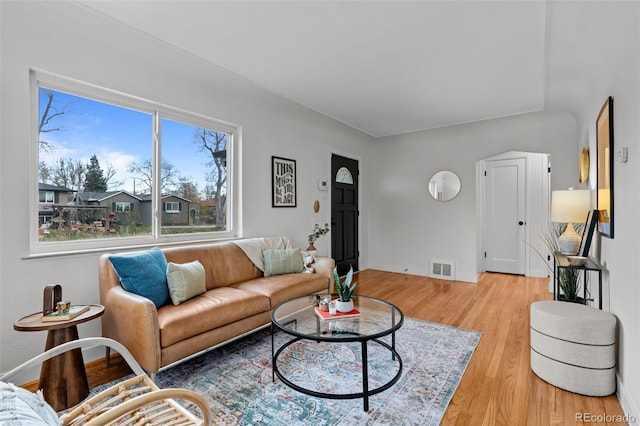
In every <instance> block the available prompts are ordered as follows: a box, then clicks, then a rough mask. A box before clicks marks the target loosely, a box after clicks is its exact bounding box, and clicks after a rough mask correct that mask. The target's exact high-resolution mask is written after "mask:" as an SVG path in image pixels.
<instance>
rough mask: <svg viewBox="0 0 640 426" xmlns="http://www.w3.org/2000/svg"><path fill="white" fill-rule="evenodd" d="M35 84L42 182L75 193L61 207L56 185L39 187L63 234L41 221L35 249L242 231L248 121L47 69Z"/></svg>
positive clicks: (36, 74) (34, 121)
mask: <svg viewBox="0 0 640 426" xmlns="http://www.w3.org/2000/svg"><path fill="white" fill-rule="evenodd" d="M32 88H33V97H32V99H33V108H32V111H33V114H32V126H33V127H34V130H35V131H34V134H37V135H38V138H37V140H34V142H33V143H37V144H38V149H37V150H36V151H37V152H38V158H34V159H33V161H34V164H37V165H38V167H37V169H38V181H39V185H40V187H45V188H46V187H50V186H60V187H64V188H68V191H69V193H70V194H75V195H74V196H73V197H71V196H69V198H70V201H69V202H65V203H64V205H63V204H60V205H57V204H56V195H55V193H54V192H51V191H38V200H39V202H38V203H37V205H41V204H43V203H47V204H52V208H51V211H52V218H51V220H50V221H51V222H52V224H54V228H55V232H49V233H47V234H46V235H42V233H38V232H37V231H36V230H37V228H36V227H34V229H33V230H32V235H33V236H34V237H33V238H32V241H33V243H32V245H31V247H32V251H33V252H47V251H49V250H52V251H53V250H55V251H58V250H59V247H58V248H55V249H54V247H55V246H58V245H65V246H69V247H70V249H74V248H73V245H74V244H77V243H78V242H79V241H83V247H88V248H93V247H114V246H118V245H122V244H123V242H118V241H117V240H122V239H127V240H134V241H127V242H126V245H131V244H134V245H135V244H136V243H138V242H139V244H144V245H148V244H149V243H150V241H151V242H153V241H154V240H157V239H159V238H162V239H163V241H165V242H166V241H197V240H205V239H206V240H211V238H216V237H220V238H226V237H230V236H235V235H236V230H235V229H234V227H233V224H234V223H237V217H239V216H238V212H237V211H236V210H235V203H234V200H235V199H236V194H237V192H236V191H239V188H237V187H235V185H234V179H233V176H234V172H235V169H236V162H237V161H238V159H237V158H235V156H234V155H233V153H234V145H235V144H237V143H239V134H240V128H239V127H237V126H234V125H230V124H228V123H224V122H221V121H219V120H215V119H212V118H209V117H204V116H202V115H199V114H194V113H190V112H186V111H182V110H179V109H176V108H172V107H169V106H165V105H159V104H156V103H153V102H151V101H147V100H143V99H140V98H135V97H132V96H129V95H127V94H123V93H117V92H114V91H112V90H108V89H102V88H98V87H96V86H92V85H89V84H84V83H80V82H77V81H72V80H68V79H65V78H63V77H59V76H55V75H50V74H48V73H44V72H39V71H38V72H36V71H33V72H32ZM96 141H100V142H96ZM160 152H161V153H162V156H161V157H160V158H158V153H160ZM71 153H72V154H71ZM232 191H233V192H232ZM32 211H33V215H34V216H33V218H34V222H41V220H42V218H43V212H42V211H41V209H40V210H39V209H38V207H35V205H34V207H33V208H32ZM154 212H158V213H157V214H155V213H154ZM165 214H170V215H172V216H173V217H168V216H165ZM234 217H235V218H236V219H235V220H234ZM92 227H93V228H92ZM94 228H95V229H100V230H102V229H104V230H105V232H104V234H103V235H100V236H101V237H102V238H96V232H95V229H94ZM85 240H86V241H85ZM87 244H88V245H87Z"/></svg>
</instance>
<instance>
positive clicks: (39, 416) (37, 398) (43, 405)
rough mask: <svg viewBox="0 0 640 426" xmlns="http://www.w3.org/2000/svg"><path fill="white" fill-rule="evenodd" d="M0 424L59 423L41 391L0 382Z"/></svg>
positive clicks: (35, 425)
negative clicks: (32, 390)
mask: <svg viewBox="0 0 640 426" xmlns="http://www.w3.org/2000/svg"><path fill="white" fill-rule="evenodd" d="M0 424H2V425H20V426H41V425H47V426H50V425H59V424H60V420H58V416H57V415H56V412H55V411H54V409H53V408H52V407H51V406H50V405H49V404H47V402H46V401H45V400H44V398H43V397H42V392H41V391H38V392H37V393H33V392H29V391H28V390H26V389H23V388H21V387H18V386H15V385H14V384H12V383H5V382H0Z"/></svg>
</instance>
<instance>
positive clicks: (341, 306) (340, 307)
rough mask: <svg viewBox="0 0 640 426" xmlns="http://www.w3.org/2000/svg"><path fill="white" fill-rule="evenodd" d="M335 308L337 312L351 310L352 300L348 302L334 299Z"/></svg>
mask: <svg viewBox="0 0 640 426" xmlns="http://www.w3.org/2000/svg"><path fill="white" fill-rule="evenodd" d="M336 310H337V311H338V312H351V311H353V300H349V301H348V302H341V301H339V300H336Z"/></svg>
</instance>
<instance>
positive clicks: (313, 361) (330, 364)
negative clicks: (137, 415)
mask: <svg viewBox="0 0 640 426" xmlns="http://www.w3.org/2000/svg"><path fill="white" fill-rule="evenodd" d="M275 339H276V349H277V348H278V347H280V345H281V344H282V343H283V342H284V341H285V340H288V339H290V336H287V335H286V334H284V333H282V332H278V333H277V334H276V336H275ZM383 340H385V341H387V343H390V340H389V339H387V338H385V339H383ZM479 340H480V333H479V332H476V331H470V330H464V329H460V328H455V327H450V326H446V325H442V324H437V323H432V322H427V321H421V320H416V319H412V318H405V322H404V325H403V326H402V328H400V330H399V331H398V332H397V333H396V350H397V351H398V353H400V355H401V357H402V361H403V369H402V375H401V377H400V380H399V381H398V382H397V383H396V384H395V385H393V386H392V387H391V388H390V389H388V390H386V391H383V392H381V393H379V394H377V395H373V396H371V397H370V398H369V411H368V412H365V411H364V410H363V401H362V399H361V398H358V399H350V400H337V399H336V400H334V399H324V398H316V397H311V396H307V395H304V394H301V393H300V392H297V391H295V390H293V389H291V388H289V387H288V386H286V385H285V384H284V383H282V382H281V381H280V380H279V379H278V378H277V377H276V380H275V382H274V381H273V380H272V372H271V335H270V330H269V329H266V330H262V331H259V332H257V333H254V334H252V335H250V336H247V337H245V338H243V339H241V340H238V341H236V342H234V343H231V344H229V345H226V346H224V347H222V348H219V349H216V350H213V351H211V352H209V353H207V354H205V355H202V356H199V357H197V358H194V359H192V360H190V361H188V362H185V363H183V364H180V365H178V366H176V367H174V368H171V369H169V370H166V371H163V372H161V373H159V374H158V376H157V381H158V385H159V386H160V387H161V388H162V387H184V388H188V389H193V390H195V391H197V392H200V393H201V394H202V395H204V396H205V398H206V399H207V400H208V401H209V403H210V404H211V411H212V415H213V419H214V420H213V423H214V424H215V425H225V426H228V425H270V426H272V425H287V426H290V425H309V426H311V425H314V426H316V425H341V426H344V425H421V426H423V425H437V424H439V423H440V420H441V419H442V416H443V415H444V412H445V410H446V408H447V405H448V404H449V401H450V400H451V397H452V396H453V393H454V392H455V390H456V387H457V386H458V383H459V382H460V379H461V377H462V375H463V374H464V371H465V369H466V367H467V365H468V363H469V361H470V359H471V355H472V354H473V351H474V350H475V348H476V346H477V344H478V341H479ZM367 348H368V356H369V386H370V388H376V387H378V386H380V385H381V384H384V383H386V382H387V381H389V380H390V379H391V378H393V377H394V376H395V375H396V373H397V371H398V363H397V361H393V360H392V359H391V356H390V352H389V351H388V350H386V349H384V348H383V347H382V346H381V345H378V344H376V343H369V344H368V346H367ZM359 361H360V344H358V343H354V344H350V343H339V344H327V343H316V342H304V343H303V342H297V343H295V344H293V345H291V346H290V347H289V348H287V349H286V351H285V352H283V353H282V355H281V357H280V358H279V361H278V368H279V369H280V370H281V371H282V372H283V373H284V374H285V377H287V378H289V379H290V380H291V381H292V382H294V383H296V384H298V385H301V386H303V387H305V388H310V389H313V390H317V391H320V392H338V393H351V392H360V391H361V389H362V382H361V366H360V362H359Z"/></svg>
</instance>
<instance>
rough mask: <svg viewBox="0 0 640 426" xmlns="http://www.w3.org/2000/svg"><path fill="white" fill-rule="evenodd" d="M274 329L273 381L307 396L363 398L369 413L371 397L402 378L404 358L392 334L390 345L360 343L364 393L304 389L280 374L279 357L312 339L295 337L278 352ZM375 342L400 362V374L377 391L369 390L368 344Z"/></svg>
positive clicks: (377, 341)
mask: <svg viewBox="0 0 640 426" xmlns="http://www.w3.org/2000/svg"><path fill="white" fill-rule="evenodd" d="M273 335H274V327H272V329H271V368H272V379H273V381H275V376H278V378H279V379H280V380H282V382H283V383H284V384H286V385H287V386H289V387H290V388H292V389H294V390H296V391H298V392H301V393H304V394H305V395H310V396H315V397H318V398H327V399H356V398H363V402H364V411H369V397H370V396H371V395H375V394H378V393H380V392H383V391H385V390H387V389H389V388H390V387H391V386H393V385H394V384H395V383H396V382H397V381H398V380H399V379H400V376H401V374H402V358H401V357H400V354H398V352H397V351H396V349H395V333H392V338H391V341H392V344H391V345H389V344H388V343H386V342H383V341H382V340H379V339H367V340H363V341H361V342H360V344H361V352H362V392H355V393H343V394H333V393H324V392H318V391H314V390H311V389H307V388H303V387H301V386H299V385H297V384H295V383H293V382H291V381H290V380H288V379H287V378H286V377H285V376H284V374H282V372H280V370H279V369H278V357H279V356H280V354H281V353H282V352H283V351H284V350H285V349H286V348H288V347H289V346H291V345H292V344H294V343H296V342H298V341H300V340H308V341H309V342H311V339H305V338H303V337H295V338H293V339H291V340H289V341H288V342H286V343H285V344H283V345H282V346H281V347H280V348H279V349H278V350H277V351H275V346H274V338H273ZM370 341H371V342H375V343H377V344H379V345H381V346H383V347H385V348H387V349H388V350H389V351H390V352H391V359H392V360H394V361H395V360H397V361H398V372H397V373H396V375H395V376H394V377H393V378H392V379H391V380H390V381H389V382H387V383H385V384H383V385H382V386H379V387H377V388H375V389H369V364H368V352H367V343H368V342H370ZM340 343H342V342H334V343H333V344H340Z"/></svg>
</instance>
